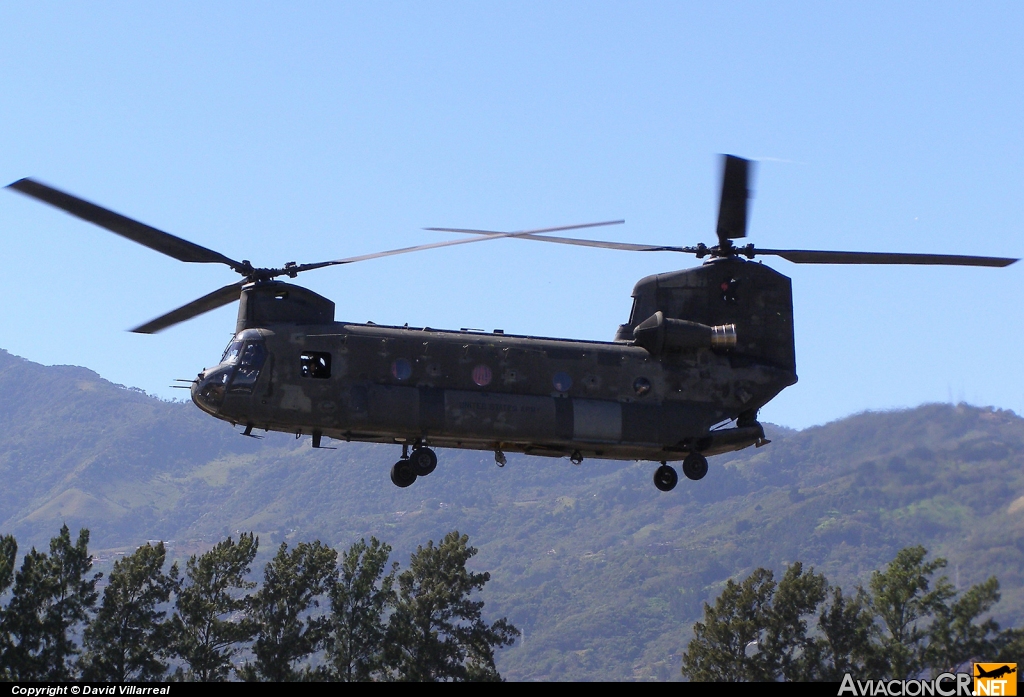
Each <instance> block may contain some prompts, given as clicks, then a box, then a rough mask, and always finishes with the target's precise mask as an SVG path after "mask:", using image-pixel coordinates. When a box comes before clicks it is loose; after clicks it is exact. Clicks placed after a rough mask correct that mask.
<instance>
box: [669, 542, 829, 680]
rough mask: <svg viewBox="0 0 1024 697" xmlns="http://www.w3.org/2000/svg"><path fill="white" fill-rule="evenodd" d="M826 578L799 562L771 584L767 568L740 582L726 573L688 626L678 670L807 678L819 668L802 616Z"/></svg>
mask: <svg viewBox="0 0 1024 697" xmlns="http://www.w3.org/2000/svg"><path fill="white" fill-rule="evenodd" d="M827 587H828V581H827V580H826V579H825V577H824V576H822V575H820V574H815V573H814V572H813V570H812V571H810V572H808V573H804V570H803V565H802V564H800V563H799V562H797V563H795V564H793V565H792V566H790V567H789V568H788V569H787V570H786V573H785V575H784V576H783V578H782V581H780V582H779V584H778V586H777V587H776V584H775V579H774V575H773V574H772V572H771V571H770V570H768V569H763V568H759V569H755V570H754V572H753V573H751V574H750V576H748V577H747V578H746V579H744V580H743V582H742V583H736V582H735V581H732V580H731V579H730V580H729V581H728V582H727V583H726V586H725V589H724V590H723V591H722V594H721V595H720V596H718V598H717V599H716V601H715V606H714V607H712V606H710V605H708V604H707V603H705V604H704V621H703V622H698V623H696V624H695V625H694V627H693V633H694V636H693V640H692V641H690V643H689V645H688V646H687V649H686V652H685V653H683V675H685V676H687V677H689V678H690V679H691V680H700V681H715V682H719V681H728V682H735V681H740V680H751V681H773V680H778V679H779V678H784V679H786V680H807V679H811V678H812V677H813V676H814V675H816V674H817V673H818V672H819V665H818V655H819V648H818V645H817V643H816V642H815V641H814V640H813V639H810V638H808V636H807V622H806V621H805V619H804V617H806V616H808V615H812V614H813V613H815V612H816V611H817V608H818V606H819V605H820V604H821V602H822V601H823V600H824V599H825V594H826V589H827Z"/></svg>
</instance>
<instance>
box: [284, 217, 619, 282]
mask: <svg viewBox="0 0 1024 697" xmlns="http://www.w3.org/2000/svg"><path fill="white" fill-rule="evenodd" d="M624 222H625V221H624V220H609V221H607V222H603V223H586V224H584V225H571V226H566V227H553V228H539V229H536V230H521V231H519V232H486V233H485V232H483V231H480V232H481V233H482V235H481V236H480V237H471V238H469V239H462V240H445V241H444V242H431V243H430V244H418V245H415V246H413V247H401V248H400V249H389V250H387V251H385V252H374V253H372V254H361V255H359V256H355V257H348V258H347V259H335V260H334V261H321V262H318V263H315V264H299V265H298V266H294V267H291V268H289V269H284V270H283V273H282V275H284V273H299V272H301V271H310V270H312V269H322V268H323V267H325V266H338V265H340V264H353V263H355V262H357V261H367V260H369V259H379V258H381V257H390V256H395V255H396V254H408V253H409V252H420V251H423V250H426V249H437V248H439V247H454V246H456V245H460V244H470V243H473V242H483V241H485V240H495V239H500V238H504V237H525V236H527V235H532V234H536V233H539V232H546V231H548V230H550V231H552V232H554V231H556V230H572V229H576V228H582V227H597V226H599V225H618V224H621V223H624ZM427 229H439V228H427ZM447 232H452V230H447ZM462 232H469V231H468V230H462Z"/></svg>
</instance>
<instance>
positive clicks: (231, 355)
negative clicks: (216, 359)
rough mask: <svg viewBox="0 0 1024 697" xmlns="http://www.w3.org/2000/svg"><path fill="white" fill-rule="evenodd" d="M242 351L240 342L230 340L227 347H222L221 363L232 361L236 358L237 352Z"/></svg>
mask: <svg viewBox="0 0 1024 697" xmlns="http://www.w3.org/2000/svg"><path fill="white" fill-rule="evenodd" d="M241 351H242V342H241V341H235V340H234V339H232V340H231V343H230V344H228V347H227V348H226V349H224V355H223V356H221V357H220V362H221V363H234V362H235V361H237V360H238V354H239V353H240V352H241Z"/></svg>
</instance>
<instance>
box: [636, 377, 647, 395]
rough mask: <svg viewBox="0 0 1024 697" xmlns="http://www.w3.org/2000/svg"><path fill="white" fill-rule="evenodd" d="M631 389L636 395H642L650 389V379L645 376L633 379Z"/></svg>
mask: <svg viewBox="0 0 1024 697" xmlns="http://www.w3.org/2000/svg"><path fill="white" fill-rule="evenodd" d="M633 391H634V392H636V396H637V397H643V396H644V395H645V394H647V393H648V392H650V391H651V381H650V380H648V379H647V378H637V379H636V380H634V381H633Z"/></svg>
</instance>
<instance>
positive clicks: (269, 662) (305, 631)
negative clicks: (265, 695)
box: [241, 540, 338, 682]
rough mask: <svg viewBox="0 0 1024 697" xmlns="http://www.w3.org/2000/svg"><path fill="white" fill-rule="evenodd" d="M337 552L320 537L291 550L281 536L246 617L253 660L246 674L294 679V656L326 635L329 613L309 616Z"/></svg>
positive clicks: (328, 581)
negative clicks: (252, 634) (251, 633)
mask: <svg viewBox="0 0 1024 697" xmlns="http://www.w3.org/2000/svg"><path fill="white" fill-rule="evenodd" d="M337 558H338V554H337V552H335V551H334V550H333V549H331V548H330V547H326V546H324V545H323V544H322V543H321V542H320V541H319V540H318V541H316V542H314V543H312V544H310V543H308V542H302V543H300V544H299V545H297V546H296V547H295V549H293V550H292V551H291V552H289V551H288V545H287V544H286V543H284V542H282V543H281V547H280V548H279V549H278V551H277V555H276V556H275V557H274V558H273V559H272V560H271V561H270V562H269V563H268V564H267V566H266V567H265V568H264V572H263V587H262V588H260V590H259V591H258V592H257V593H256V594H255V595H253V596H252V600H251V602H250V605H249V617H250V618H251V621H252V625H253V627H254V629H255V630H256V642H255V644H254V645H253V653H254V654H255V661H254V662H253V663H252V664H251V665H247V666H246V668H245V669H243V671H241V674H242V676H243V677H244V678H245V679H262V680H271V681H275V682H282V681H288V680H295V679H297V678H298V677H300V675H301V674H300V673H299V672H298V671H296V669H295V663H296V661H298V660H300V659H302V658H305V657H306V656H308V655H310V654H312V653H313V652H314V651H317V650H318V649H319V648H320V647H321V645H322V644H323V642H324V639H325V638H326V636H327V630H328V626H329V624H330V619H329V618H328V617H315V618H314V617H310V616H309V611H310V608H318V607H320V601H319V600H318V598H319V597H320V596H322V595H324V594H326V593H327V592H328V591H330V589H331V587H332V586H333V585H334V581H335V579H336V578H337V573H338V572H337V569H336V568H335V562H336V561H337Z"/></svg>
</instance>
